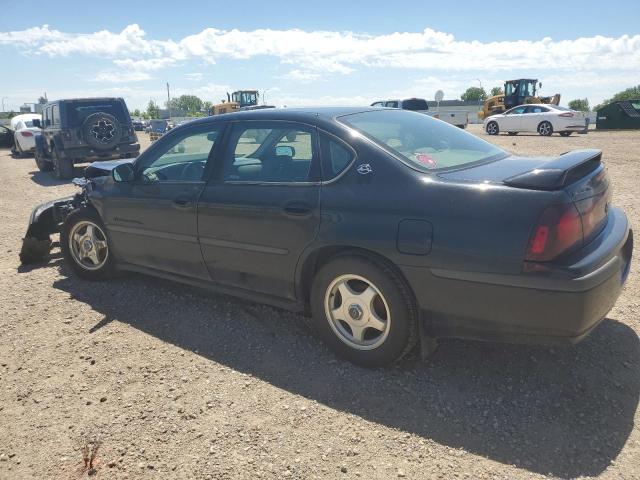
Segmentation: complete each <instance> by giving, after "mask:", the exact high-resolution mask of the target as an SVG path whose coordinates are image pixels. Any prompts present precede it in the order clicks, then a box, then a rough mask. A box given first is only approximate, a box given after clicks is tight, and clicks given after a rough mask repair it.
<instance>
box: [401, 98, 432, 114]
mask: <svg viewBox="0 0 640 480" xmlns="http://www.w3.org/2000/svg"><path fill="white" fill-rule="evenodd" d="M402 109H403V110H412V111H414V112H415V111H417V110H429V106H428V105H427V101H426V100H424V99H422V98H410V99H409V100H403V101H402Z"/></svg>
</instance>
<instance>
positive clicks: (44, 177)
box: [29, 167, 83, 187]
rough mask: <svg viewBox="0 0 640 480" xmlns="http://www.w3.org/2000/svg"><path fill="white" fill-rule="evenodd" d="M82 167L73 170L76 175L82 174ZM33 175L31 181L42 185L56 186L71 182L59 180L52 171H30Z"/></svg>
mask: <svg viewBox="0 0 640 480" xmlns="http://www.w3.org/2000/svg"><path fill="white" fill-rule="evenodd" d="M82 170H83V169H82V168H78V167H75V168H74V170H73V173H74V177H81V176H82ZM29 175H31V181H33V182H35V183H37V184H38V185H41V186H43V187H54V186H57V185H65V184H67V183H71V180H59V179H57V178H56V177H54V176H53V173H52V172H41V171H40V170H35V171H32V172H29Z"/></svg>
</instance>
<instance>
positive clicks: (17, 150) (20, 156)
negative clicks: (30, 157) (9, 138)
mask: <svg viewBox="0 0 640 480" xmlns="http://www.w3.org/2000/svg"><path fill="white" fill-rule="evenodd" d="M15 143H16V152H17V153H16V155H17V157H18V158H22V157H24V156H25V155H24V150H22V147H21V146H20V142H19V141H18V140H16V141H15Z"/></svg>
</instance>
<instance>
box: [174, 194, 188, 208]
mask: <svg viewBox="0 0 640 480" xmlns="http://www.w3.org/2000/svg"><path fill="white" fill-rule="evenodd" d="M173 204H174V205H175V206H176V207H178V208H187V207H190V206H191V198H190V197H186V196H184V195H179V196H177V197H176V198H174V199H173Z"/></svg>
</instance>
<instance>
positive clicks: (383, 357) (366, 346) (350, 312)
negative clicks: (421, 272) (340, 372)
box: [311, 256, 418, 367]
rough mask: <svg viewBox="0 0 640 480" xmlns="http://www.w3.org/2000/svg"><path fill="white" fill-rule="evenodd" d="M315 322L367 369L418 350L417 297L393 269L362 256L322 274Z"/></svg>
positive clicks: (340, 260) (315, 292)
mask: <svg viewBox="0 0 640 480" xmlns="http://www.w3.org/2000/svg"><path fill="white" fill-rule="evenodd" d="M311 309H312V313H313V320H314V324H315V326H316V329H317V330H318V333H319V334H320V336H321V338H322V339H323V340H324V341H325V343H327V344H328V345H329V347H331V349H333V350H334V351H335V352H336V353H337V354H338V355H340V356H342V357H344V358H346V359H348V360H350V361H351V362H353V363H355V364H358V365H362V366H365V367H380V366H384V365H388V364H391V363H393V362H396V361H398V360H400V359H401V358H402V357H403V356H404V355H406V354H407V353H408V352H409V351H411V349H412V348H413V347H414V346H415V343H416V340H417V335H418V315H417V309H416V308H415V305H414V301H413V299H412V295H411V294H410V293H409V290H408V288H407V287H406V285H405V284H404V282H403V281H402V280H401V279H400V278H399V276H398V275H397V274H396V273H395V272H394V271H392V270H391V269H390V268H388V267H386V266H384V265H382V264H378V263H377V262H373V261H371V260H369V259H368V258H365V257H360V256H341V257H336V258H335V259H334V260H331V261H330V262H329V263H327V264H326V265H324V266H323V267H322V268H321V269H320V271H319V272H318V273H317V274H316V276H315V278H314V282H313V287H312V290H311Z"/></svg>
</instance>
